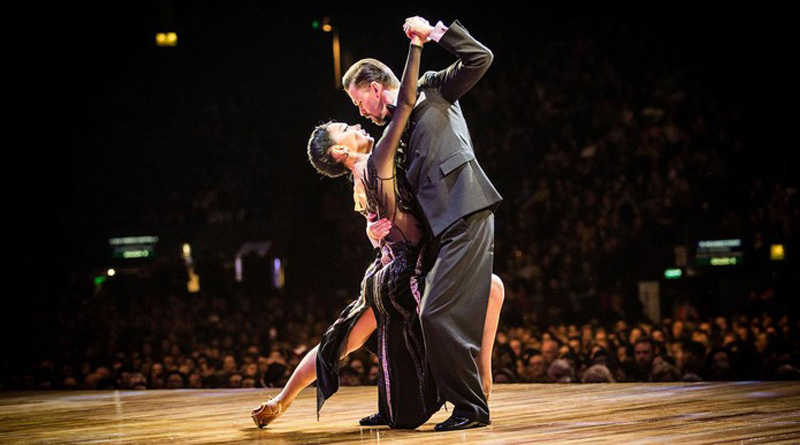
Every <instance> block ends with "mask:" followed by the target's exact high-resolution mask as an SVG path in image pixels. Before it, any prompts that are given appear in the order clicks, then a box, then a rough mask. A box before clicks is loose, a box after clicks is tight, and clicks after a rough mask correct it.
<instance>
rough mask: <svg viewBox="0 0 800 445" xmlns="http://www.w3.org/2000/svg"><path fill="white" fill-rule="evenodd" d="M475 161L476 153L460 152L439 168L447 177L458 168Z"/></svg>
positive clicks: (470, 151) (469, 151)
mask: <svg viewBox="0 0 800 445" xmlns="http://www.w3.org/2000/svg"><path fill="white" fill-rule="evenodd" d="M473 159H475V153H473V152H472V150H459V151H457V152H455V153H453V155H452V156H450V157H449V158H447V159H446V160H445V161H444V162H442V164H441V165H440V166H439V168H440V169H441V170H442V175H444V176H447V175H448V174H450V172H452V171H453V170H455V169H456V168H458V167H460V166H461V165H463V164H465V163H467V162H469V161H471V160H473Z"/></svg>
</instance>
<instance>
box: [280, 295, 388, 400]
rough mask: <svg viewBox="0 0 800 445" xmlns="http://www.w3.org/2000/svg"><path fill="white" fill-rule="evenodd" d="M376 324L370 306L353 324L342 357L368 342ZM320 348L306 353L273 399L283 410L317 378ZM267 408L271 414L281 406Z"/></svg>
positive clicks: (316, 347)
mask: <svg viewBox="0 0 800 445" xmlns="http://www.w3.org/2000/svg"><path fill="white" fill-rule="evenodd" d="M376 326H377V323H376V321H375V314H374V313H373V312H372V308H368V309H367V310H366V311H364V313H363V314H361V316H360V317H359V318H358V320H357V321H356V324H355V325H354V326H353V329H351V330H350V334H349V335H348V337H347V347H346V348H345V352H344V354H343V356H342V357H341V358H344V357H345V356H347V355H348V354H350V353H351V352H353V351H355V350H357V349H358V348H360V347H361V346H363V345H364V343H366V342H367V340H368V339H369V336H370V335H371V334H372V332H373V331H374V330H375V328H376ZM318 349H319V345H316V346H314V348H313V349H311V350H310V351H308V352H307V353H306V355H305V357H303V359H302V360H301V361H300V363H299V364H298V365H297V368H295V369H294V372H292V376H291V377H289V381H288V382H286V386H284V387H283V390H282V391H281V392H280V394H278V395H277V396H276V397H274V398H273V399H272V400H275V401H277V402H280V403H281V408H282V409H283V411H286V410H287V409H288V408H289V406H291V405H292V403H294V399H295V397H297V395H298V394H300V391H301V390H303V388H305V387H306V386H308V385H310V384H311V383H313V382H314V381H315V380H316V379H317V350H318ZM267 410H268V413H269V414H274V413H276V412H278V410H279V408H278V406H277V403H270V404H269V405H268V406H267Z"/></svg>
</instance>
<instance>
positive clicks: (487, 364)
mask: <svg viewBox="0 0 800 445" xmlns="http://www.w3.org/2000/svg"><path fill="white" fill-rule="evenodd" d="M504 299H505V287H504V286H503V280H501V279H500V277H498V276H497V275H495V274H492V286H491V288H490V291H489V304H488V305H487V307H486V321H485V322H484V325H483V338H482V339H481V357H480V361H479V362H478V371H479V372H480V374H481V383H482V384H483V392H484V393H486V395H487V398H488V395H489V394H490V393H491V392H492V349H493V348H494V338H495V335H497V325H498V323H499V321H500V309H501V308H502V307H503V300H504Z"/></svg>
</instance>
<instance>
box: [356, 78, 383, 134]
mask: <svg viewBox="0 0 800 445" xmlns="http://www.w3.org/2000/svg"><path fill="white" fill-rule="evenodd" d="M382 93H383V86H382V85H381V84H379V83H378V82H372V83H370V84H369V85H363V86H361V87H360V88H359V87H357V86H356V84H355V83H351V84H350V87H348V88H347V95H348V96H350V99H351V100H352V101H353V105H355V106H356V107H358V111H359V113H361V115H362V116H364V117H365V118H367V119H369V120H371V121H372V122H374V123H375V125H383V124H385V123H386V117H387V111H386V104H385V103H383V99H382V96H383V94H382Z"/></svg>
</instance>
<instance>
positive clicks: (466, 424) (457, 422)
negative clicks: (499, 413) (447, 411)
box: [433, 416, 491, 431]
mask: <svg viewBox="0 0 800 445" xmlns="http://www.w3.org/2000/svg"><path fill="white" fill-rule="evenodd" d="M489 423H491V422H489ZM486 425H488V423H483V422H478V421H477V420H472V419H467V418H466V417H459V416H450V417H449V418H448V419H447V420H445V421H444V422H442V423H437V424H436V426H435V427H434V428H433V429H434V430H436V431H455V430H465V429H467V428H480V427H482V426H486Z"/></svg>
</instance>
